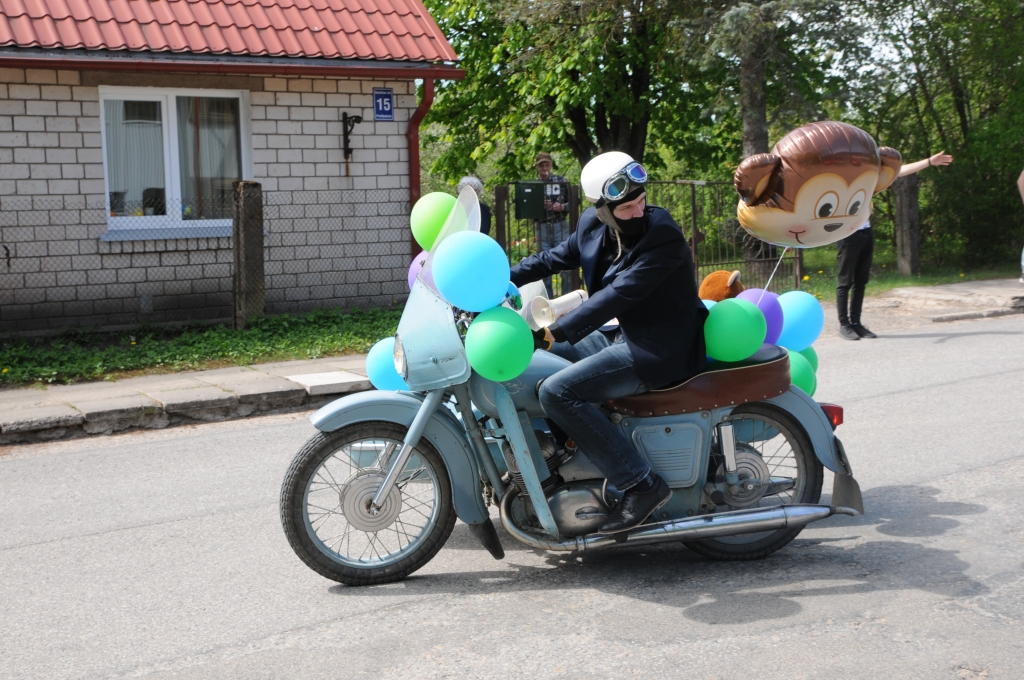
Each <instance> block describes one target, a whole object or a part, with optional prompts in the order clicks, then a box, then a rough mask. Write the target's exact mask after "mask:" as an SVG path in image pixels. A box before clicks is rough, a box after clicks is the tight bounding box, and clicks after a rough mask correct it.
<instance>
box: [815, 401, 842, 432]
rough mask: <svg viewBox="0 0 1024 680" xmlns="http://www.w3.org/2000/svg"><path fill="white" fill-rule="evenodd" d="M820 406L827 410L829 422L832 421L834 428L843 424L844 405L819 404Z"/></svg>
mask: <svg viewBox="0 0 1024 680" xmlns="http://www.w3.org/2000/svg"><path fill="white" fill-rule="evenodd" d="M818 406H820V407H821V410H822V411H824V412H825V416H826V417H827V418H828V422H830V423H832V429H833V430H834V429H836V428H837V427H839V426H840V425H842V424H843V407H842V406H837V405H836V404H818Z"/></svg>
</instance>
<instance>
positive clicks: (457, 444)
mask: <svg viewBox="0 0 1024 680" xmlns="http://www.w3.org/2000/svg"><path fill="white" fill-rule="evenodd" d="M422 403H423V396H421V395H419V394H414V393H412V392H391V391H379V390H371V391H369V392H359V393H357V394H350V395H348V396H345V397H342V398H341V399H338V400H337V401H332V402H331V403H330V404H327V405H326V406H324V407H323V408H321V409H320V410H319V411H317V412H316V413H314V414H313V415H312V416H310V418H309V419H310V421H311V422H312V423H313V427H315V428H316V429H318V430H320V431H321V432H334V431H335V430H339V429H341V428H342V427H345V426H346V425H352V424H353V423H362V422H366V421H370V420H383V421H387V422H391V423H397V424H399V425H402V426H404V427H409V425H411V424H412V420H413V418H415V417H416V413H417V412H418V411H419V409H420V406H421V405H422ZM423 436H424V437H426V438H427V439H429V440H430V443H431V444H433V445H434V448H435V449H437V451H438V452H439V453H440V454H441V458H442V459H443V460H444V464H445V465H446V466H447V468H448V476H449V478H450V479H451V481H452V498H453V499H454V501H455V514H457V515H458V516H459V519H461V520H462V521H463V522H465V523H466V524H479V523H481V522H483V521H485V520H488V519H489V518H490V516H489V515H488V514H487V508H486V506H484V501H483V498H482V497H481V495H480V467H479V464H478V463H477V460H476V455H474V453H473V449H472V448H471V446H470V442H469V439H468V437H467V436H466V432H465V430H464V429H463V427H462V425H461V424H460V423H459V421H458V420H457V419H456V417H455V415H454V414H453V413H452V412H451V410H449V409H448V408H445V407H443V406H442V407H441V408H439V409H437V411H435V412H434V415H433V417H432V418H431V419H430V422H429V423H427V428H426V429H425V430H424V431H423Z"/></svg>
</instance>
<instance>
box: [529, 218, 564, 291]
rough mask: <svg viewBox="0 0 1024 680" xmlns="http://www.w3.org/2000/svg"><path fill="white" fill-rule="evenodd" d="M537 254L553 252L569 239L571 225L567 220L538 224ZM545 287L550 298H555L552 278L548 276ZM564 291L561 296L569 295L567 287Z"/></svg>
mask: <svg viewBox="0 0 1024 680" xmlns="http://www.w3.org/2000/svg"><path fill="white" fill-rule="evenodd" d="M536 227H537V252H538V253H540V252H544V251H545V250H551V249H552V248H554V247H555V246H557V245H558V244H559V243H561V242H562V241H564V240H566V239H567V238H569V223H568V222H566V221H565V220H562V221H561V222H537V223H536ZM544 287H545V288H547V289H548V297H555V293H554V291H553V290H552V289H551V277H550V276H548V277H547V278H545V279H544ZM562 288H563V290H562V292H561V293H560V294H564V293H567V292H569V291H566V290H565V286H564V285H563V286H562Z"/></svg>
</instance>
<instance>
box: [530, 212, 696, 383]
mask: <svg viewBox="0 0 1024 680" xmlns="http://www.w3.org/2000/svg"><path fill="white" fill-rule="evenodd" d="M608 228H609V227H607V226H606V225H605V224H604V223H602V222H601V221H600V220H599V219H598V218H597V214H596V213H595V211H594V209H593V208H588V209H587V211H586V212H584V213H583V215H581V216H580V221H579V224H578V225H577V227H576V231H575V232H573V234H572V235H570V236H569V238H568V239H566V240H565V241H564V242H562V243H560V244H559V245H557V246H556V247H554V248H552V249H551V250H547V251H544V252H541V253H537V254H536V255H532V256H530V257H528V258H526V259H525V260H523V261H522V262H520V263H519V264H518V265H516V266H515V267H514V268H513V269H512V283H514V284H515V285H517V286H521V285H523V284H525V283H529V282H531V281H537V280H539V279H542V278H544V277H545V276H549V275H551V274H552V273H555V272H560V271H566V270H572V269H576V268H577V267H582V268H583V278H584V280H585V281H586V284H587V291H588V292H589V293H590V299H589V300H587V301H586V302H584V303H583V304H582V305H581V306H580V307H578V308H576V309H574V310H573V311H571V312H569V313H568V314H566V315H565V316H563V317H562V318H561V319H559V320H558V325H559V327H560V328H561V330H562V332H563V333H564V334H565V336H566V337H567V338H568V339H569V342H571V343H573V344H575V343H577V342H579V341H580V340H582V339H583V338H584V337H586V336H587V335H589V334H590V333H593V332H594V331H595V330H597V329H598V328H600V327H601V326H602V325H603V324H605V323H606V322H607V321H609V320H610V319H613V318H618V320H619V328H620V329H621V330H622V334H623V336H624V337H625V340H626V344H627V346H628V347H629V350H630V352H631V353H632V355H633V360H634V361H635V362H636V370H637V373H638V374H639V375H640V377H641V378H643V379H644V380H646V381H647V382H648V383H650V385H651V388H652V389H656V388H659V387H663V386H665V385H668V384H671V383H675V382H679V381H682V380H686V379H688V378H690V377H692V376H694V375H696V374H697V373H700V372H701V371H703V370H705V369H706V368H707V356H706V354H705V350H704V320H705V319H706V318H707V316H708V312H707V309H706V308H705V307H704V303H702V302H701V301H700V298H698V297H697V283H696V280H695V275H694V270H693V255H692V254H691V253H690V247H689V246H688V245H687V244H686V238H685V237H684V236H683V232H682V230H681V229H680V228H679V225H678V224H676V222H675V220H673V219H672V216H671V215H670V214H669V212H668V211H667V210H665V209H664V208H659V207H657V206H648V207H647V232H646V233H645V234H644V235H643V236H642V237H641V238H640V240H639V241H638V242H637V243H636V245H635V246H633V248H631V249H630V250H629V252H627V253H626V254H625V255H624V256H623V257H622V259H621V260H619V261H618V262H615V263H613V264H612V265H611V266H610V267H609V268H608V270H607V272H605V273H604V275H603V276H602V277H601V279H600V280H596V271H595V269H596V268H597V267H598V262H599V260H600V253H601V244H602V242H603V241H604V238H605V232H606V231H607V230H608Z"/></svg>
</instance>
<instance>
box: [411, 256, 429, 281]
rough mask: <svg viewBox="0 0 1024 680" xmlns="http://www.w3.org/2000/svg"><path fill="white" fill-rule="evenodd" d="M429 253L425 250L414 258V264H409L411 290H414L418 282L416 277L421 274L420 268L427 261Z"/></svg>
mask: <svg viewBox="0 0 1024 680" xmlns="http://www.w3.org/2000/svg"><path fill="white" fill-rule="evenodd" d="M427 255H428V253H427V252H426V251H423V252H422V253H420V254H419V255H417V256H416V257H414V258H412V264H410V265H409V277H408V280H409V290H412V286H413V284H414V283H416V277H417V276H419V273H420V270H421V269H423V264H424V263H425V262H426V261H427Z"/></svg>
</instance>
